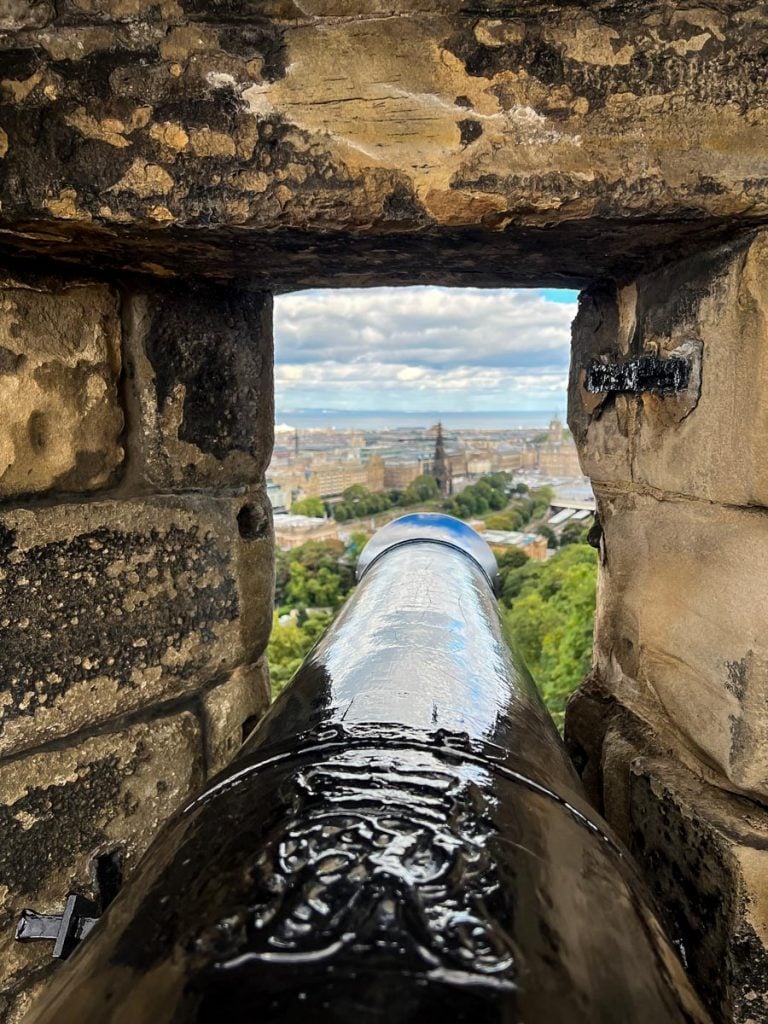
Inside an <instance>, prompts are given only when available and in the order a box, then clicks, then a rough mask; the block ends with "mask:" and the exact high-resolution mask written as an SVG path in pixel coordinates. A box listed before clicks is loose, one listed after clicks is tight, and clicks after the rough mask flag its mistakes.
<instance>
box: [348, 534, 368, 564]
mask: <svg viewBox="0 0 768 1024" xmlns="http://www.w3.org/2000/svg"><path fill="white" fill-rule="evenodd" d="M368 539H369V538H368V534H367V533H362V532H361V531H358V532H356V533H353V534H352V536H351V537H350V538H349V544H348V546H347V556H348V557H349V558H351V559H353V561H355V562H356V561H357V560H358V558H359V557H360V555H361V554H362V551H363V548H364V547H365V545H366V544H367V543H368Z"/></svg>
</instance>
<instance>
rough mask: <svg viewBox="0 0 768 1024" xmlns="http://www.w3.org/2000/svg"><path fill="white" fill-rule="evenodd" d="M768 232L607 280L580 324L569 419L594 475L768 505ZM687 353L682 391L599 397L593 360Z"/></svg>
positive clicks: (588, 298)
mask: <svg viewBox="0 0 768 1024" xmlns="http://www.w3.org/2000/svg"><path fill="white" fill-rule="evenodd" d="M767 334H768V232H758V233H757V234H756V235H754V236H750V237H748V238H746V239H744V240H742V241H740V242H739V243H738V244H731V245H728V246H723V247H721V248H718V249H715V250H714V251H712V252H706V253H702V254H700V255H697V256H694V257H690V258H688V259H686V260H684V261H682V262H680V263H673V264H671V265H669V266H667V267H665V268H663V269H662V270H659V271H656V272H653V273H649V274H644V275H642V276H641V277H639V278H637V279H636V280H634V281H631V282H629V283H627V284H625V285H624V286H623V287H617V286H615V285H605V284H598V285H596V286H594V287H592V288H590V289H588V290H587V291H586V292H585V293H584V294H583V295H582V296H581V299H580V305H579V313H578V316H577V318H576V320H575V322H574V325H573V353H572V362H571V388H570V409H569V422H570V425H571V428H572V430H573V432H574V437H575V439H576V441H577V444H578V445H579V449H580V454H581V462H582V467H583V469H584V471H585V473H588V474H589V476H590V477H591V478H592V480H593V482H594V483H595V484H596V485H597V486H600V485H602V484H610V485H619V486H623V485H624V484H633V485H637V486H643V487H646V488H647V489H649V490H651V491H653V492H654V493H657V494H671V495H677V496H679V495H685V496H690V497H693V498H697V499H704V500H706V501H710V502H720V503H722V504H727V505H755V506H759V507H768V403H766V401H765V387H766V381H767V380H768V345H766V335H767ZM642 355H658V356H662V357H669V356H675V355H677V356H680V355H682V356H684V357H686V358H689V359H690V360H691V361H692V363H693V364H694V375H693V378H692V381H691V386H690V387H689V388H688V389H687V390H686V391H685V392H683V393H681V394H680V395H677V396H659V395H654V394H644V395H642V396H627V395H619V396H599V395H594V394H589V393H588V392H587V390H586V388H585V376H586V370H587V368H588V366H589V364H590V362H591V361H592V360H598V361H599V360H608V361H615V360H617V359H618V360H621V359H629V358H636V357H638V356H642Z"/></svg>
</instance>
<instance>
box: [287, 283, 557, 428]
mask: <svg viewBox="0 0 768 1024" xmlns="http://www.w3.org/2000/svg"><path fill="white" fill-rule="evenodd" d="M575 310H576V306H575V302H563V301H562V298H561V299H560V301H552V299H551V298H549V297H547V295H546V294H544V293H542V292H540V291H537V290H523V289H516V290H500V289H492V290H480V289H469V288H461V289H458V288H457V289H450V288H438V287H429V288H374V289H367V290H363V289H360V290H343V289H341V290H337V291H330V290H328V291H307V292H294V293H291V294H289V295H283V296H279V297H278V298H277V299H276V301H275V345H276V388H277V397H278V407H280V408H317V407H325V408H334V407H335V408H340V409H369V410H375V409H402V410H409V409H410V410H414V411H417V410H421V409H436V408H443V407H445V408H446V409H448V408H450V409H456V410H461V409H466V410H469V409H477V410H478V411H486V410H488V411H490V410H493V409H505V408H506V409H520V410H522V409H526V408H552V407H553V395H557V394H558V393H559V394H561V395H562V396H563V400H562V401H558V402H557V405H558V406H560V407H562V405H563V404H564V393H565V386H566V380H567V370H568V355H569V339H570V323H571V320H572V319H573V316H574V314H575Z"/></svg>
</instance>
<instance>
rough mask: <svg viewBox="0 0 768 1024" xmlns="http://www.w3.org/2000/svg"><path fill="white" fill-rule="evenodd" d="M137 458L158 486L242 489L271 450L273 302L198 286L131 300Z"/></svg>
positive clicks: (157, 290)
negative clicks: (226, 486) (239, 486)
mask: <svg viewBox="0 0 768 1024" xmlns="http://www.w3.org/2000/svg"><path fill="white" fill-rule="evenodd" d="M126 305H127V310H128V316H127V317H126V321H127V323H128V329H127V338H126V344H127V350H128V375H129V380H130V384H131V392H132V400H133V404H134V406H135V408H136V416H135V420H136V428H135V433H134V435H133V436H132V437H131V439H130V443H131V445H132V454H133V453H135V454H136V456H137V457H136V464H137V465H138V466H140V467H141V470H140V471H141V472H142V474H143V476H144V479H145V480H146V481H147V482H149V483H150V484H152V485H155V486H159V487H166V488H170V487H176V488H179V487H209V486H217V485H244V484H251V483H255V482H257V481H258V480H260V479H261V478H262V477H263V475H264V471H265V469H266V467H267V464H268V462H269V459H270V456H271V453H272V436H273V425H274V399H273V393H272V320H271V317H272V302H271V299H270V297H269V296H266V295H263V294H260V293H257V292H249V291H244V290H241V289H238V288H237V287H235V286H234V285H231V286H225V287H223V286H220V285H218V286H216V285H208V284H205V283H201V282H197V283H195V284H193V285H185V286H183V287H179V286H175V285H166V286H165V287H156V288H155V289H154V290H153V291H151V292H147V293H144V294H133V295H131V296H130V297H128V298H127V302H126Z"/></svg>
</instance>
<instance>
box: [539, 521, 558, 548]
mask: <svg viewBox="0 0 768 1024" xmlns="http://www.w3.org/2000/svg"><path fill="white" fill-rule="evenodd" d="M536 533H538V535H539V536H540V537H546V538H547V547H548V548H556V547H557V534H556V533H555V531H554V530H553V529H552V527H551V526H547V524H546V523H542V524H541V526H537V527H536Z"/></svg>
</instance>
